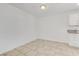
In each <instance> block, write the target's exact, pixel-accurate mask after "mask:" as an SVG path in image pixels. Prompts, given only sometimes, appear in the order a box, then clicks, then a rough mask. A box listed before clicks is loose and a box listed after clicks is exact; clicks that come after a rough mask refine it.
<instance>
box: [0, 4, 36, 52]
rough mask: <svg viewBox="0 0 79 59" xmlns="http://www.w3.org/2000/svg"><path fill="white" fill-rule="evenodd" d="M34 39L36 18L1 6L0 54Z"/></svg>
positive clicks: (8, 6) (12, 8) (3, 5)
mask: <svg viewBox="0 0 79 59" xmlns="http://www.w3.org/2000/svg"><path fill="white" fill-rule="evenodd" d="M34 39H36V37H35V18H34V17H33V16H32V15H30V14H28V13H27V12H26V13H25V12H23V11H21V10H19V9H17V8H15V7H12V6H10V5H8V4H0V53H2V52H5V51H8V50H10V49H13V48H15V47H17V46H19V45H22V44H25V43H27V42H29V41H32V40H34Z"/></svg>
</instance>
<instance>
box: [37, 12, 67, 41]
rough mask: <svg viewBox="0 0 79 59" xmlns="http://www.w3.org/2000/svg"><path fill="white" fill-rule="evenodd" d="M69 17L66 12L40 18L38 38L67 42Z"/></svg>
mask: <svg viewBox="0 0 79 59" xmlns="http://www.w3.org/2000/svg"><path fill="white" fill-rule="evenodd" d="M67 19H68V16H67V14H64V13H63V14H57V15H51V16H48V17H43V18H40V19H39V22H40V23H39V26H40V28H39V35H38V38H40V39H46V40H52V41H59V42H67V41H68V40H67V39H68V34H67V32H66V30H67V25H68V23H67V21H68V20H67Z"/></svg>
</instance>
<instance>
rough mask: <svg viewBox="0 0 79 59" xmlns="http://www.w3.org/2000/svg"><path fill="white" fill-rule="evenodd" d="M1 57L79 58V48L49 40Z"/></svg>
mask: <svg viewBox="0 0 79 59" xmlns="http://www.w3.org/2000/svg"><path fill="white" fill-rule="evenodd" d="M1 56H79V48H75V47H71V46H69V45H68V44H65V43H59V42H55V41H48V40H41V39H38V40H35V41H32V42H30V43H28V44H25V45H23V46H20V47H17V48H15V49H13V50H11V51H8V52H6V53H3V54H1Z"/></svg>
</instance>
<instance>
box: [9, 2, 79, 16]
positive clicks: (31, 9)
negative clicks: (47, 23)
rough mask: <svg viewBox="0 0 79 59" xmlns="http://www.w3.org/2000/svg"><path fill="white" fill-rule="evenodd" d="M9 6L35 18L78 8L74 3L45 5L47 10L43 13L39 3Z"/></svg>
mask: <svg viewBox="0 0 79 59" xmlns="http://www.w3.org/2000/svg"><path fill="white" fill-rule="evenodd" d="M10 5H12V6H15V7H17V8H19V9H21V10H23V11H25V12H28V13H30V14H32V15H34V16H36V17H43V16H47V15H53V14H57V13H61V12H65V11H71V10H74V9H78V8H79V6H78V5H77V4H76V3H46V4H45V5H47V6H48V8H47V10H45V11H43V10H41V9H40V5H41V3H12V4H10Z"/></svg>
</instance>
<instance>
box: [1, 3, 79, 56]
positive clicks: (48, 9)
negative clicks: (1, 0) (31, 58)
mask: <svg viewBox="0 0 79 59" xmlns="http://www.w3.org/2000/svg"><path fill="white" fill-rule="evenodd" d="M77 55H79V4H78V3H0V56H77Z"/></svg>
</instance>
